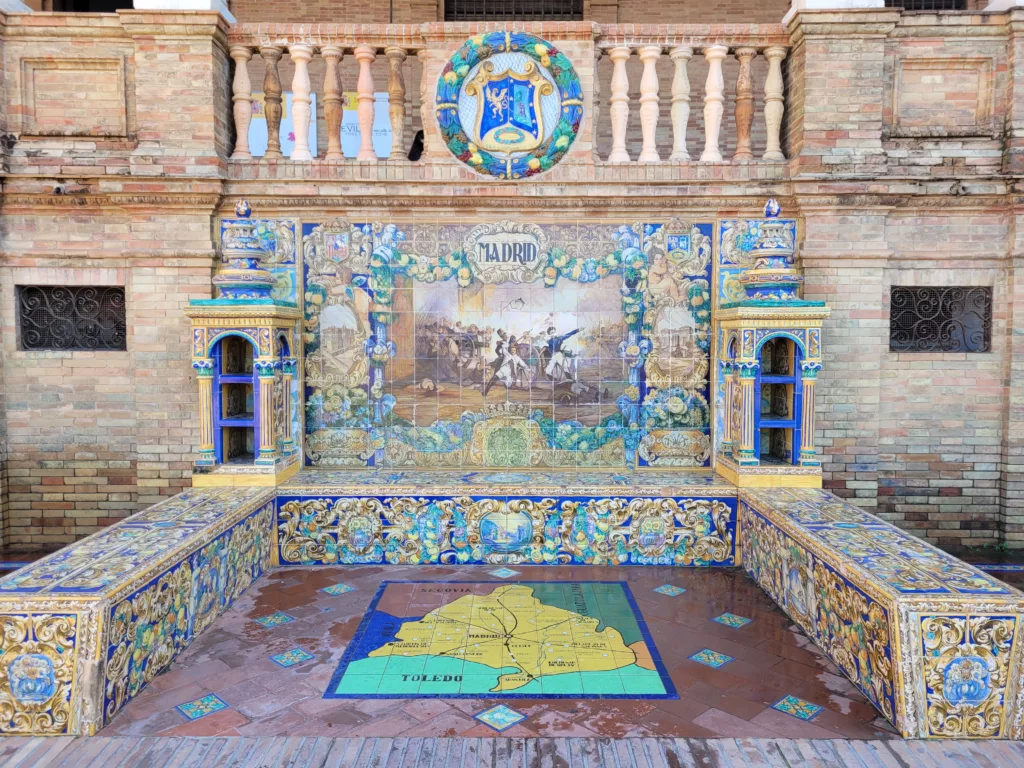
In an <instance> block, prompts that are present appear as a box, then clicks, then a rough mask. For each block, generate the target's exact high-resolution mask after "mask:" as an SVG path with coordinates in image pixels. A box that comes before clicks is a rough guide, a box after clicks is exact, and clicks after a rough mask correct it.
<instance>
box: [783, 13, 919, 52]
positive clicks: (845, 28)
mask: <svg viewBox="0 0 1024 768" xmlns="http://www.w3.org/2000/svg"><path fill="white" fill-rule="evenodd" d="M900 15H901V11H900V10H899V9H891V10H890V9H887V8H850V9H846V10H835V11H833V10H825V11H807V10H803V11H797V12H796V13H794V14H793V18H792V19H790V20H789V24H788V25H787V27H786V30H787V31H788V32H789V36H790V39H791V41H792V44H793V45H796V44H797V42H799V41H800V40H802V39H803V38H804V37H838V38H847V39H849V38H855V37H861V38H865V37H886V36H888V35H889V34H890V33H891V32H892V30H893V29H894V28H895V27H896V24H897V23H898V22H899V20H900Z"/></svg>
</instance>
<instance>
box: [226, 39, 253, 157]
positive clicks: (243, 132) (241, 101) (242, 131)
mask: <svg viewBox="0 0 1024 768" xmlns="http://www.w3.org/2000/svg"><path fill="white" fill-rule="evenodd" d="M231 58H232V59H234V61H235V78H234V80H233V81H232V82H231V101H232V109H233V110H234V114H235V151H234V152H232V153H231V159H232V160H250V159H252V153H251V152H250V151H249V124H250V123H251V122H252V81H251V80H250V79H249V59H251V58H252V49H251V48H249V46H248V45H232V46H231Z"/></svg>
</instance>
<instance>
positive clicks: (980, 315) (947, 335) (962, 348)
mask: <svg viewBox="0 0 1024 768" xmlns="http://www.w3.org/2000/svg"><path fill="white" fill-rule="evenodd" d="M890 304H891V307H890V315H889V349H890V350H892V351H893V352H988V351H989V350H990V349H991V347H992V289H991V288H923V287H914V288H908V287H893V288H892V292H891V294H890Z"/></svg>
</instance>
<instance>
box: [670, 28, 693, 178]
mask: <svg viewBox="0 0 1024 768" xmlns="http://www.w3.org/2000/svg"><path fill="white" fill-rule="evenodd" d="M692 56H693V48H690V47H689V46H687V45H680V46H678V47H676V48H673V49H672V52H671V53H669V58H670V59H672V62H673V63H674V64H675V73H674V75H673V77H672V154H671V155H669V158H668V159H669V160H671V161H673V162H676V163H688V162H690V153H689V152H687V151H686V124H687V123H688V122H689V121H690V76H689V74H688V73H687V71H686V67H687V64H689V63H690V58H691V57H692Z"/></svg>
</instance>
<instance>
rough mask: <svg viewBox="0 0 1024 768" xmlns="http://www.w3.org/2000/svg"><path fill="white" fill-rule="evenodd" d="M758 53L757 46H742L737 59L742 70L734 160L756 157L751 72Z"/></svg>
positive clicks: (752, 79) (740, 73)
mask: <svg viewBox="0 0 1024 768" xmlns="http://www.w3.org/2000/svg"><path fill="white" fill-rule="evenodd" d="M756 55H757V49H755V48H740V49H738V50H737V51H736V60H737V61H739V63H740V72H739V74H738V75H737V76H736V152H735V154H733V156H732V160H733V162H734V163H735V162H749V161H751V160H753V159H754V153H753V152H751V151H750V128H751V126H752V125H753V124H754V78H753V77H752V76H751V74H750V62H751V61H753V59H754V57H755V56H756Z"/></svg>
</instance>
